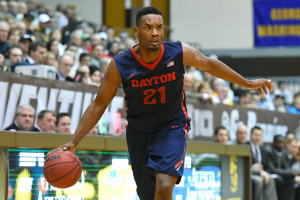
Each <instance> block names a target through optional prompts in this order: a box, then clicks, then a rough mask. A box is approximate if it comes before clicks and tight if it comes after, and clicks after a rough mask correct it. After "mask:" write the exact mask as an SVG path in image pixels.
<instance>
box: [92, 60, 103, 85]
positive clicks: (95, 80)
mask: <svg viewBox="0 0 300 200" xmlns="http://www.w3.org/2000/svg"><path fill="white" fill-rule="evenodd" d="M89 68H90V77H91V82H92V83H91V84H92V85H95V86H100V83H101V72H100V69H98V68H97V67H96V66H94V65H91V66H90V67H89Z"/></svg>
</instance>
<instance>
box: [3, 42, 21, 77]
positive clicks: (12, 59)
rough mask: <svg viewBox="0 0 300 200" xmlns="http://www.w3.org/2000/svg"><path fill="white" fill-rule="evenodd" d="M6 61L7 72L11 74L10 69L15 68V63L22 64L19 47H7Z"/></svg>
mask: <svg viewBox="0 0 300 200" xmlns="http://www.w3.org/2000/svg"><path fill="white" fill-rule="evenodd" d="M8 58H9V59H8V60H7V63H6V65H7V67H8V71H9V72H12V71H13V70H14V69H12V68H13V67H14V66H16V64H17V63H20V62H22V59H23V52H22V49H21V47H19V46H17V45H13V46H11V47H9V49H8Z"/></svg>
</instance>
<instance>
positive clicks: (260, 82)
mask: <svg viewBox="0 0 300 200" xmlns="http://www.w3.org/2000/svg"><path fill="white" fill-rule="evenodd" d="M246 88H247V89H257V90H258V92H259V94H260V95H263V93H265V94H266V95H267V94H268V90H269V91H270V92H272V90H273V85H272V81H271V80H268V79H262V78H261V79H255V80H251V81H250V83H249V85H248V87H246ZM267 89H268V90H267Z"/></svg>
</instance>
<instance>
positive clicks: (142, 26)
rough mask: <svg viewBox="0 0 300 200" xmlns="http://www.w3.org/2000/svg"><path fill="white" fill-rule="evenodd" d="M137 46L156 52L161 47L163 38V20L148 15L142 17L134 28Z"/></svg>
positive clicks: (154, 15)
mask: <svg viewBox="0 0 300 200" xmlns="http://www.w3.org/2000/svg"><path fill="white" fill-rule="evenodd" d="M135 34H136V36H137V37H138V39H139V44H140V46H142V47H145V48H147V49H149V50H150V51H157V50H159V49H160V47H161V42H162V38H163V36H164V25H163V19H162V17H161V16H160V15H156V14H148V15H144V16H142V18H141V20H140V23H139V26H138V27H136V28H135Z"/></svg>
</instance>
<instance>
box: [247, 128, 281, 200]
mask: <svg viewBox="0 0 300 200" xmlns="http://www.w3.org/2000/svg"><path fill="white" fill-rule="evenodd" d="M242 130H243V131H245V130H247V127H243V128H242ZM262 134H263V131H262V129H261V128H260V127H259V126H254V127H253V128H252V129H251V135H250V142H247V144H249V145H250V148H251V155H252V156H251V158H252V165H251V179H252V180H253V181H254V191H255V195H254V199H255V200H269V199H273V200H277V198H278V197H277V194H276V185H275V181H274V179H273V178H271V177H270V174H269V173H268V172H267V170H268V153H267V151H266V150H265V148H264V147H263V146H262V145H261V144H262V140H263V139H262Z"/></svg>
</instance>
